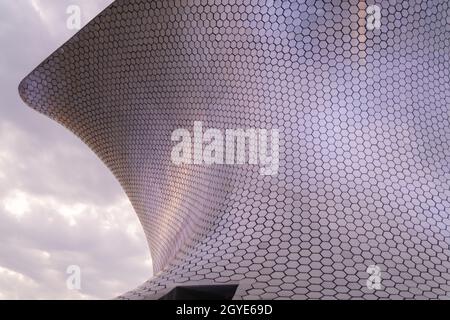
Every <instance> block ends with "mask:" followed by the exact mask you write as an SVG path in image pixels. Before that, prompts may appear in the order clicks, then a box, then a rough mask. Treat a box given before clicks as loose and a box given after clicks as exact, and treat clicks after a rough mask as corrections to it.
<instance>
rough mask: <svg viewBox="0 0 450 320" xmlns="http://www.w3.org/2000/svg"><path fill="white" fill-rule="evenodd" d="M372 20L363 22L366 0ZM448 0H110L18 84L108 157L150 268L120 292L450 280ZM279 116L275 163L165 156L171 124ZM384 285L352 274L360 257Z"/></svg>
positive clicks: (335, 292) (291, 293) (257, 291)
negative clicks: (377, 16)
mask: <svg viewBox="0 0 450 320" xmlns="http://www.w3.org/2000/svg"><path fill="white" fill-rule="evenodd" d="M372 4H376V5H378V6H379V7H380V8H381V27H380V28H379V29H374V30H368V28H366V19H367V18H368V17H367V14H366V8H367V6H369V5H372ZM448 13H449V2H448V1H447V0H428V1H425V0H415V1H414V0H411V1H397V0H395V1H381V0H380V1H377V2H376V3H375V2H370V1H367V2H366V1H362V0H350V1H343V0H342V1H339V0H319V1H312V0H306V1H300V0H299V1H279V0H240V1H237V0H189V1H185V0H177V1H161V0H151V1H150V0H149V1H144V0H126V1H125V0H118V1H116V2H114V3H113V4H112V5H110V6H109V7H108V8H107V9H105V10H104V11H103V12H102V13H101V14H100V15H98V16H97V17H96V18H95V19H93V20H92V21H91V22H90V23H89V24H88V25H87V26H86V27H85V28H83V29H82V30H81V31H80V32H79V33H78V34H76V35H75V36H74V37H73V38H71V39H70V40H69V41H68V42H67V43H65V44H64V45H63V46H62V47H61V48H60V49H58V50H57V51H56V52H54V53H53V54H52V55H51V56H50V57H49V58H47V59H46V60H45V61H44V62H43V63H42V64H40V65H39V66H38V67H37V68H36V69H35V70H34V71H33V72H31V74H30V75H28V76H27V77H26V78H25V79H24V80H23V81H22V83H21V84H20V87H19V91H20V94H21V96H22V98H23V100H24V101H25V102H26V103H27V104H28V105H30V106H31V107H32V108H34V109H36V110H37V111H39V112H41V113H43V114H46V115H47V116H49V117H50V118H52V119H54V120H56V121H58V122H59V123H61V124H62V125H64V126H65V127H67V128H68V129H70V130H71V131H72V132H74V133H75V134H76V135H77V136H78V137H80V138H81V139H82V140H83V141H84V142H85V143H86V144H87V145H89V147H90V148H91V149H92V150H93V151H94V152H95V153H96V154H97V155H98V156H99V157H100V158H101V159H102V161H103V162H104V163H105V164H106V165H107V166H108V167H109V168H110V169H111V171H112V172H113V173H114V175H115V176H116V177H117V179H118V180H119V181H120V183H121V185H122V186H123V188H124V190H125V192H126V194H127V195H128V197H129V198H130V200H131V202H132V204H133V207H134V209H135V211H136V213H137V215H138V216H139V219H140V221H141V223H142V226H143V228H144V231H145V234H146V236H147V239H148V244H149V247H150V250H151V254H152V258H153V264H154V269H155V270H154V271H155V277H154V278H152V279H150V280H148V281H147V282H145V283H144V284H143V285H141V286H140V287H138V288H137V289H135V290H132V291H130V292H128V293H126V294H124V295H123V296H121V298H124V299H126V298H128V299H144V298H156V297H158V295H161V293H162V292H165V291H167V290H168V289H169V288H171V287H173V286H176V285H182V284H186V283H190V284H192V283H208V282H209V283H221V284H224V283H241V285H240V286H239V288H238V291H237V293H236V295H235V299H250V298H262V299H276V298H280V299H316V298H327V299H351V298H362V299H379V298H393V299H402V298H428V299H436V298H440V299H444V298H449V292H450V250H449V243H450V234H449V232H450V229H449V227H450V220H449V213H450V203H449V200H450V188H449V186H450V180H449V178H450V170H449V169H450V166H449V160H450V145H449V143H450V124H449V115H450V113H449V105H450V95H449V92H450V77H449V70H450V69H449V65H450V61H449V54H450V50H449V40H450V36H449V33H450V29H449V16H448ZM194 121H203V124H204V127H214V128H219V129H226V128H266V129H271V128H278V129H279V131H280V138H281V143H280V169H279V172H278V174H277V175H274V176H264V175H260V174H259V172H258V169H259V167H258V166H254V165H242V166H226V165H210V166H207V165H196V166H195V165H182V166H176V165H174V164H172V163H171V161H170V151H171V148H172V147H173V142H172V141H171V140H170V137H171V133H172V131H173V130H175V129H177V128H187V129H189V130H192V126H193V123H194ZM373 264H375V265H378V266H379V267H380V268H381V270H382V275H381V278H382V288H381V290H372V289H368V288H367V287H366V280H367V278H368V277H369V275H368V274H367V273H366V270H367V267H368V266H369V265H373Z"/></svg>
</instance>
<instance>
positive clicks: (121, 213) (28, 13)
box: [0, 0, 151, 299]
mask: <svg viewBox="0 0 450 320" xmlns="http://www.w3.org/2000/svg"><path fill="white" fill-rule="evenodd" d="M33 2H34V3H35V4H36V5H37V7H38V8H40V10H42V12H44V13H45V16H44V17H42V16H40V15H39V13H38V12H37V11H36V9H35V8H33V5H32V3H33ZM111 2H112V0H97V1H91V0H79V1H68V0H67V1H66V0H63V1H51V0H34V1H28V0H19V1H2V2H0V44H1V46H2V50H1V52H0V97H1V100H0V299H5V298H11V299H24V298H30V299H43V298H50V299H65V298H75V299H79V298H112V297H114V296H115V295H117V294H120V293H123V292H124V291H127V290H129V289H132V288H133V287H135V286H137V285H139V284H141V283H142V282H143V281H145V280H146V279H148V277H150V276H151V265H150V264H149V261H150V257H149V252H148V248H147V244H146V242H145V237H144V235H143V231H142V228H141V226H140V224H139V221H138V219H137V217H136V215H135V214H134V212H133V210H132V207H131V205H130V204H129V203H128V202H127V199H126V196H125V194H124V192H123V191H122V189H121V187H120V185H119V184H118V182H117V181H116V180H115V178H114V177H113V176H112V174H111V173H110V172H109V170H108V169H107V168H106V167H105V166H104V165H103V164H102V163H101V161H100V160H99V159H98V158H97V157H96V156H95V154H94V153H93V152H92V151H90V150H89V148H88V147H87V146H85V145H84V144H83V143H82V142H81V141H79V140H78V138H76V137H75V136H74V135H73V134H72V133H70V132H68V131H67V130H66V129H64V128H63V127H62V126H60V125H59V124H57V123H54V122H53V121H52V120H50V119H47V118H46V117H44V116H42V115H40V114H38V113H36V112H35V111H33V110H31V109H29V108H27V107H26V106H25V105H24V103H23V102H22V101H21V100H20V98H19V95H18V92H17V86H18V84H19V82H20V81H21V80H22V78H23V77H25V76H26V75H27V74H28V73H29V72H30V71H31V70H32V69H33V68H34V67H35V66H37V65H38V64H39V63H40V62H41V61H42V60H43V59H44V58H46V57H47V56H48V55H50V54H51V53H52V52H53V51H54V50H56V49H57V48H58V47H59V46H60V45H62V44H63V43H64V42H65V41H66V40H68V39H69V38H70V37H71V36H72V35H73V34H74V33H75V31H74V30H68V29H67V28H66V27H65V20H66V13H65V10H66V7H67V5H68V4H78V5H80V7H81V9H82V15H83V21H82V22H83V24H85V23H87V22H88V21H89V20H90V19H92V18H93V17H94V16H95V15H96V14H98V13H99V12H100V10H101V9H103V8H105V7H106V6H107V5H108V4H109V3H111ZM16 194H20V195H21V197H23V199H22V200H20V201H19V200H14V195H16ZM21 201H22V202H26V203H27V208H24V209H23V208H22V209H23V210H22V211H24V213H23V215H20V214H19V215H18V214H14V211H17V210H16V209H14V205H19V206H20V205H21ZM11 203H12V206H13V207H12V208H11ZM74 208H75V209H76V208H81V209H77V210H78V211H79V212H78V214H76V215H74V216H72V217H71V216H70V215H69V216H68V215H67V213H65V211H67V210H69V211H70V210H75V209H74ZM19 211H20V210H19ZM16 213H17V212H16ZM105 225H109V228H106V227H105ZM129 228H132V230H134V231H132V232H129V231H127V229H129ZM70 264H77V265H79V266H80V267H81V270H82V290H81V292H77V291H72V290H68V289H67V288H66V284H65V281H66V277H67V275H66V273H65V272H66V268H67V266H68V265H70Z"/></svg>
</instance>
